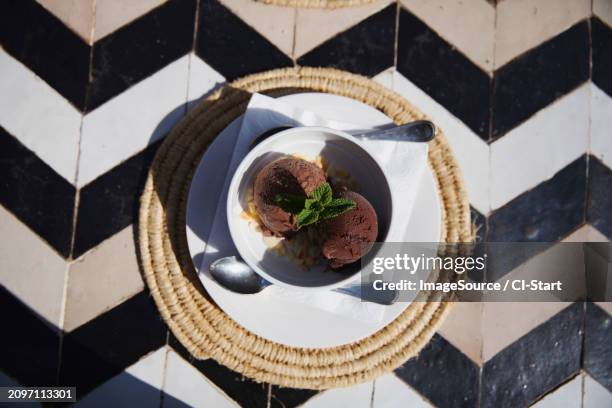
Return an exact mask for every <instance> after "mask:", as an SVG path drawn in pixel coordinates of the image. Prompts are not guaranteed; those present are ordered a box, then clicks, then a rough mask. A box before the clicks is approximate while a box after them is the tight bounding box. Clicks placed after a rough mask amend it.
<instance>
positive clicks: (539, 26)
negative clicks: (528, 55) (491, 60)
mask: <svg viewBox="0 0 612 408" xmlns="http://www.w3.org/2000/svg"><path fill="white" fill-rule="evenodd" d="M590 12H591V1H590V0H502V1H499V2H498V4H497V16H496V17H497V22H496V32H495V41H496V42H495V69H497V68H499V67H501V66H502V65H504V64H506V63H507V62H509V61H510V60H512V59H513V58H515V57H517V56H518V55H520V54H522V53H523V52H525V51H528V50H530V49H531V48H534V47H537V46H538V45H540V44H542V43H543V42H544V41H547V40H549V39H551V38H553V37H554V36H556V35H557V34H559V33H561V32H563V31H565V30H566V29H568V28H569V27H571V26H572V25H574V24H575V23H577V22H578V21H580V20H583V19H585V18H587V17H588V16H589V14H590Z"/></svg>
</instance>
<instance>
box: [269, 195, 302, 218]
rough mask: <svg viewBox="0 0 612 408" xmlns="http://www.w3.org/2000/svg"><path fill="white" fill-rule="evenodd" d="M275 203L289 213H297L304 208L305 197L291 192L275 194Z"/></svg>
mask: <svg viewBox="0 0 612 408" xmlns="http://www.w3.org/2000/svg"><path fill="white" fill-rule="evenodd" d="M274 201H275V202H276V205H278V206H279V207H280V208H282V209H283V210H285V211H287V212H288V213H291V214H299V212H300V211H302V210H303V209H304V201H306V198H305V197H299V196H295V195H291V194H277V195H276V197H274Z"/></svg>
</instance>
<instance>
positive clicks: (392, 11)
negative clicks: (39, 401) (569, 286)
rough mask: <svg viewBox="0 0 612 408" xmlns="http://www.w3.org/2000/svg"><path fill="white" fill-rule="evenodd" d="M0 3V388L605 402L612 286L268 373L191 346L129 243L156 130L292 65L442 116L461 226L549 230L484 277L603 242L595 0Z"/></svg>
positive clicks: (301, 400) (610, 232)
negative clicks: (318, 385) (379, 373)
mask: <svg viewBox="0 0 612 408" xmlns="http://www.w3.org/2000/svg"><path fill="white" fill-rule="evenodd" d="M0 16H1V17H0V18H1V21H2V24H0V46H1V47H0V237H1V238H0V239H1V243H2V244H1V245H0V283H1V284H2V285H1V287H0V305H2V307H1V310H2V316H3V317H4V322H5V323H4V324H5V325H6V326H5V327H6V328H7V330H5V332H3V335H2V338H3V341H2V346H3V347H1V348H0V362H1V364H2V365H1V366H0V385H17V384H22V385H28V386H42V385H76V386H77V387H78V398H79V402H78V404H77V405H82V406H91V407H98V406H104V407H106V406H155V407H157V406H162V407H185V406H195V407H210V406H214V407H217V406H219V407H236V406H245V407H296V406H304V407H327V406H339V407H352V408H357V407H370V408H371V407H374V408H379V407H399V406H416V407H432V406H435V407H455V406H457V407H506V406H507V407H514V406H531V405H533V406H537V407H559V406H564V407H589V408H590V407H609V406H612V342H611V341H610V339H611V338H612V323H611V322H612V317H611V316H612V306H611V305H610V304H608V303H592V302H585V301H584V300H582V299H575V302H573V303H552V302H551V303H533V304H526V303H461V304H458V305H456V307H455V308H454V309H453V310H452V311H451V313H450V315H449V317H448V318H447V320H446V321H445V323H444V325H443V326H442V327H441V328H440V330H439V331H438V333H437V334H435V335H434V337H433V339H432V341H431V342H430V343H429V344H428V345H427V346H426V347H425V349H423V350H422V351H421V353H420V354H419V355H418V356H417V357H416V358H414V359H411V360H409V361H407V362H405V363H404V364H403V365H402V366H401V367H400V368H399V369H397V370H396V371H395V372H394V373H390V374H387V375H385V376H383V377H380V378H379V379H377V380H376V381H372V382H369V383H364V384H360V385H356V386H353V387H350V388H345V389H334V390H327V391H323V392H318V391H312V390H302V389H290V388H282V387H277V386H274V385H271V384H260V383H256V382H253V381H251V380H249V379H248V378H244V377H243V376H241V375H240V374H238V373H236V372H233V371H231V370H229V369H228V368H226V367H224V366H221V365H219V364H217V363H216V362H215V361H213V360H195V359H194V358H193V357H192V356H190V355H189V353H188V352H187V351H186V350H185V349H184V348H183V347H182V346H181V344H180V343H179V342H178V341H177V340H176V339H175V338H174V337H173V336H172V334H171V333H170V332H169V331H168V329H167V327H166V326H165V325H164V324H163V322H162V320H161V318H160V316H159V313H158V311H157V309H156V307H155V305H154V303H153V301H152V299H151V298H150V296H149V294H148V292H147V289H146V286H145V284H144V282H143V279H142V276H141V273H140V270H139V266H138V261H137V257H136V249H135V243H134V234H135V230H136V227H137V226H136V225H135V221H136V214H137V211H138V199H139V196H140V192H141V190H142V188H143V183H144V178H145V175H146V172H147V169H148V166H149V165H150V163H151V161H152V159H153V156H154V154H155V152H156V150H157V148H158V147H159V146H160V144H161V143H162V141H163V139H164V137H165V136H166V134H167V133H168V131H169V130H170V129H172V127H173V126H174V125H175V124H176V123H177V122H178V121H179V120H180V119H181V118H182V117H183V116H184V115H185V114H186V113H187V112H188V111H189V109H191V108H192V107H193V106H194V105H195V104H197V102H198V101H200V100H201V99H202V98H203V97H205V96H206V95H208V94H210V93H211V92H212V91H214V90H215V89H217V88H219V87H220V86H222V85H223V84H224V83H226V82H227V81H231V80H233V79H235V78H238V77H241V76H243V75H246V74H250V73H255V72H260V71H263V70H267V69H273V68H279V67H289V66H294V65H303V66H325V67H336V68H340V69H344V70H348V71H350V72H354V73H358V74H361V75H365V76H368V77H371V78H373V79H375V80H376V81H378V82H380V83H381V84H383V85H384V86H386V87H388V88H390V89H392V90H394V91H396V92H398V93H399V94H401V95H403V96H405V97H406V98H408V99H409V100H411V101H412V102H413V103H414V104H415V105H417V106H418V107H419V108H420V109H421V110H423V111H424V112H425V113H426V114H427V115H429V116H430V117H431V118H432V119H433V120H434V121H435V122H436V124H437V125H438V126H440V127H441V128H443V129H444V130H445V132H446V134H447V137H448V139H449V141H450V144H451V145H452V148H453V150H454V153H455V155H456V157H457V159H458V161H459V164H460V166H461V169H462V172H463V175H464V178H465V182H466V187H467V190H468V193H469V197H470V203H471V205H472V216H473V222H474V224H475V227H476V229H477V234H478V239H481V240H485V241H491V242H494V241H502V242H503V241H533V242H548V243H550V244H551V245H550V247H549V248H548V249H546V250H543V251H541V252H538V253H535V254H530V255H529V256H526V257H524V258H521V259H515V260H514V262H513V263H512V264H511V265H510V266H509V267H508V268H507V269H506V270H503V271H500V274H503V275H505V274H515V275H519V274H521V273H522V271H523V270H525V268H527V267H529V268H530V270H534V269H537V265H538V263H541V262H545V261H546V260H547V259H549V257H551V256H553V255H554V251H555V250H556V248H557V247H558V245H560V244H558V243H561V242H570V241H579V242H585V241H588V242H598V241H603V242H609V241H610V240H611V239H612V188H611V186H612V132H611V130H610V129H612V1H610V0H556V1H552V0H492V1H487V0H377V1H374V2H372V3H371V4H368V5H363V6H358V7H354V8H348V9H337V10H315V9H299V8H283V7H276V6H268V5H264V4H262V3H257V2H254V1H252V0H130V1H125V2H115V1H110V0H81V1H69V0H3V1H0ZM547 257H548V258H547ZM590 261H591V262H594V263H600V264H602V265H604V267H605V265H606V264H609V262H610V258H609V256H608V257H607V258H606V256H605V254H598V253H593V254H592V258H591V259H590ZM568 267H571V265H569V266H568ZM33 283H35V284H33ZM603 290H612V289H609V288H608V289H606V288H603ZM9 328H10V329H9Z"/></svg>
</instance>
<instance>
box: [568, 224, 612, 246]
mask: <svg viewBox="0 0 612 408" xmlns="http://www.w3.org/2000/svg"><path fill="white" fill-rule="evenodd" d="M563 241H564V242H609V241H608V238H606V237H605V235H603V234H602V233H601V232H599V231H597V230H596V229H595V228H593V227H592V226H591V225H589V224H585V225H583V226H582V227H580V228H578V229H577V230H576V231H574V232H572V233H571V234H570V235H568V236H567V237H565V239H564V240H563Z"/></svg>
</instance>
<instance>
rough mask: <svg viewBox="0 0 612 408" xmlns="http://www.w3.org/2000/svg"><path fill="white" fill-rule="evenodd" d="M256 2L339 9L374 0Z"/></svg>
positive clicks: (261, 0) (277, 0) (259, 1)
mask: <svg viewBox="0 0 612 408" xmlns="http://www.w3.org/2000/svg"><path fill="white" fill-rule="evenodd" d="M255 1H257V2H258V3H264V4H269V5H271V6H281V7H298V8H320V9H332V10H333V9H339V8H344V7H355V6H363V5H366V4H370V3H374V2H375V1H376V0H255Z"/></svg>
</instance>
